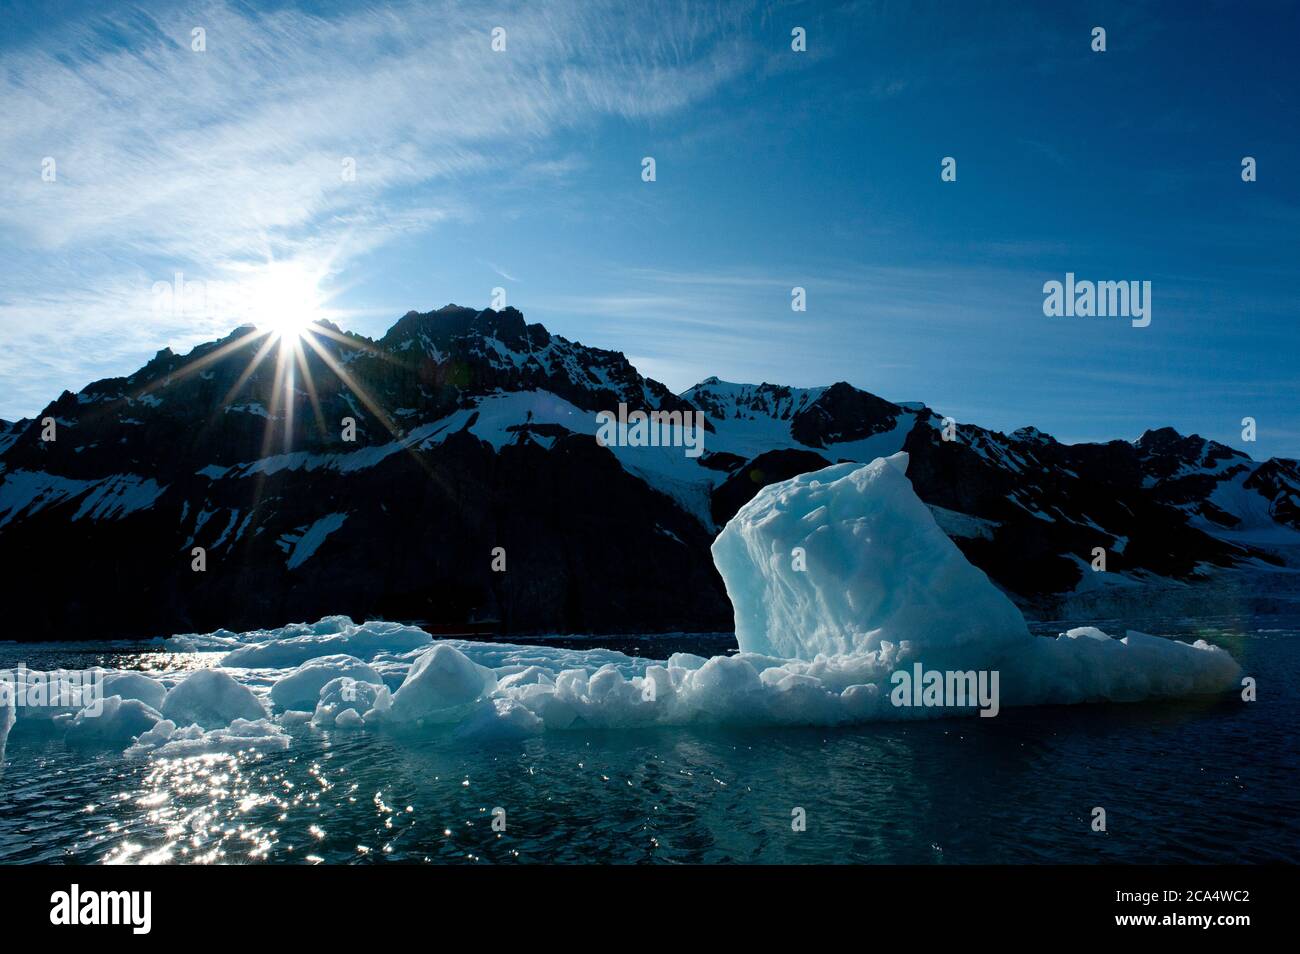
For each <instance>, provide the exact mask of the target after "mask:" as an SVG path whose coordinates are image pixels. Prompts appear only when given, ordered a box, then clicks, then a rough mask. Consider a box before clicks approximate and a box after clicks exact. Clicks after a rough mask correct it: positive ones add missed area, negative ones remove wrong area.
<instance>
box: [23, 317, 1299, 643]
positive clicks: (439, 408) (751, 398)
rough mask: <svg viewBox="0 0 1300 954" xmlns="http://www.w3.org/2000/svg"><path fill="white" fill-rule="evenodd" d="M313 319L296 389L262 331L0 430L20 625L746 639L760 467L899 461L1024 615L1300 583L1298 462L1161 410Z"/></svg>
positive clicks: (773, 472)
mask: <svg viewBox="0 0 1300 954" xmlns="http://www.w3.org/2000/svg"><path fill="white" fill-rule="evenodd" d="M309 337H310V340H309V342H308V343H307V344H309V345H311V346H310V347H309V346H307V345H304V346H303V347H302V348H301V352H302V354H301V357H300V358H295V357H294V356H293V355H292V354H287V356H286V365H287V367H288V368H290V369H291V370H292V375H291V376H290V377H288V380H287V383H286V382H285V379H283V378H282V379H280V380H281V385H280V387H279V388H278V389H277V385H276V381H277V372H276V366H277V352H278V350H279V349H278V347H276V346H275V345H273V344H270V345H268V344H267V340H266V339H265V338H264V336H262V335H260V334H258V333H257V332H256V331H255V329H253V328H250V327H244V328H239V329H236V331H235V332H233V333H232V334H231V335H230V336H229V337H227V338H225V339H223V340H221V341H215V342H210V343H208V344H205V345H201V346H199V347H197V348H195V349H194V350H193V351H192V352H190V353H189V354H187V355H184V356H181V355H176V354H173V353H172V352H171V351H170V350H167V349H164V350H163V351H160V352H159V353H158V354H157V355H156V356H155V357H154V359H153V360H152V361H150V362H149V363H148V364H146V365H145V366H144V367H143V368H141V369H140V370H139V371H137V372H136V373H135V374H133V375H131V376H130V377H127V378H113V379H107V380H103V381H97V382H95V383H93V384H90V385H88V386H87V387H86V388H84V389H83V390H82V391H81V392H80V393H78V394H71V393H67V392H65V393H64V394H63V395H62V396H60V397H59V399H58V400H56V401H55V402H53V403H52V404H50V405H49V406H48V407H47V408H45V409H44V410H43V411H42V412H41V413H40V414H38V415H36V416H35V418H33V419H32V420H25V421H19V422H16V423H14V424H5V423H0V559H3V561H4V565H5V566H6V567H7V568H9V569H8V570H7V572H6V574H5V575H4V576H3V578H2V579H0V597H2V598H4V599H5V604H6V605H7V606H9V607H11V608H12V613H11V619H12V620H13V621H14V626H15V632H14V635H13V636H12V637H10V638H73V637H78V638H80V637H89V636H109V635H123V636H139V635H153V634H156V633H169V632H178V631H182V630H186V629H196V630H210V629H214V628H216V627H218V626H228V627H231V628H252V627H254V626H266V625H277V624H280V623H283V622H285V621H287V620H292V619H305V618H318V617H320V616H322V615H326V614H329V613H346V614H351V615H352V616H354V617H356V618H365V617H382V618H396V619H419V620H424V621H428V622H431V623H436V624H446V625H448V626H453V627H454V626H457V625H460V624H463V623H465V622H466V621H471V620H487V621H492V625H493V626H494V628H496V629H498V630H500V631H503V632H524V631H539V630H548V631H564V632H571V631H586V632H616V631H623V632H627V631H656V630H672V629H678V630H713V629H727V628H729V627H730V624H731V608H730V605H729V603H728V602H727V598H726V594H725V592H724V590H723V587H722V583H721V580H720V578H719V577H718V575H717V573H716V571H715V569H714V567H713V563H712V560H711V558H710V554H709V544H710V543H711V541H712V540H713V538H714V536H715V535H716V533H717V531H718V529H720V527H721V526H722V525H723V524H724V523H725V522H726V521H727V520H728V519H729V518H730V517H731V516H732V515H733V514H734V513H735V512H736V511H737V510H738V509H739V508H740V507H741V506H742V505H743V504H744V503H745V502H746V501H748V500H749V499H750V498H752V497H753V495H754V494H755V493H757V492H758V490H759V489H760V488H761V487H762V486H764V485H766V484H768V483H771V482H773V481H776V480H783V479H786V478H788V477H791V476H793V475H795V474H798V473H802V472H805V471H809V470H815V469H820V468H821V467H825V466H827V465H829V464H832V463H836V462H839V461H844V460H851V461H864V462H865V461H870V460H872V459H874V458H876V457H880V456H887V455H889V454H893V453H896V452H897V451H899V450H906V451H908V452H909V454H910V455H911V461H912V463H911V467H910V469H909V477H910V479H911V480H912V482H913V485H914V486H915V488H916V490H917V493H918V494H919V495H920V496H921V498H922V499H923V500H924V501H925V502H926V503H927V504H928V505H929V506H930V509H931V512H932V513H933V514H934V516H935V519H936V521H937V522H938V523H939V525H940V526H941V527H942V528H943V529H944V531H945V532H946V533H948V535H949V536H950V537H951V538H952V539H953V540H954V541H955V542H956V543H957V544H958V546H959V547H960V548H961V549H962V551H963V552H964V553H965V554H966V556H967V557H968V558H969V559H970V560H971V561H972V562H974V563H975V564H976V565H978V566H979V567H981V568H982V569H984V570H985V572H987V573H988V574H989V576H990V577H991V578H992V579H993V580H994V582H995V583H997V584H998V585H999V586H1000V587H1001V588H1002V589H1003V590H1004V591H1005V592H1007V593H1008V594H1010V595H1011V596H1012V597H1013V598H1014V599H1015V600H1016V601H1017V602H1018V603H1020V604H1021V606H1022V607H1024V608H1026V609H1028V610H1030V611H1032V612H1038V613H1053V612H1057V611H1059V610H1060V609H1061V608H1062V607H1063V606H1065V605H1071V604H1074V603H1077V602H1080V601H1082V602H1083V603H1084V605H1087V606H1090V607H1092V608H1101V607H1105V606H1108V605H1111V604H1113V603H1115V602H1116V601H1122V600H1124V599H1128V600H1130V601H1132V600H1134V599H1136V600H1138V601H1140V602H1143V603H1145V604H1147V605H1150V604H1151V602H1152V600H1153V599H1154V596H1155V595H1156V594H1164V595H1166V596H1167V595H1169V594H1173V595H1174V596H1175V597H1177V598H1179V599H1190V598H1193V594H1200V593H1206V594H1209V593H1211V592H1213V593H1216V594H1221V593H1222V590H1223V587H1224V586H1230V587H1236V590H1234V592H1236V593H1238V594H1240V593H1242V592H1244V590H1243V589H1242V586H1243V584H1241V583H1240V582H1239V581H1240V580H1241V579H1244V577H1242V574H1243V573H1245V572H1250V573H1253V574H1257V575H1258V574H1270V573H1271V574H1273V576H1274V577H1280V576H1286V577H1287V578H1288V579H1289V578H1290V577H1292V576H1294V575H1295V574H1292V573H1291V572H1290V570H1289V567H1288V564H1289V563H1293V562H1296V561H1295V554H1296V553H1297V552H1300V546H1297V544H1298V543H1300V523H1298V522H1297V518H1298V516H1300V508H1298V507H1297V500H1300V495H1298V493H1297V492H1298V490H1300V470H1298V467H1297V463H1296V462H1295V461H1292V460H1282V459H1274V460H1269V461H1266V462H1263V463H1257V462H1255V461H1253V460H1251V459H1250V458H1249V457H1247V456H1246V455H1245V454H1242V453H1241V452H1239V451H1235V450H1232V449H1231V448H1227V447H1225V446H1223V445H1219V444H1214V443H1213V442H1208V441H1205V440H1203V439H1202V438H1199V437H1195V436H1192V437H1182V436H1181V435H1178V434H1176V433H1175V432H1173V431H1171V430H1169V429H1167V428H1166V429H1162V430H1157V431H1149V432H1148V433H1147V434H1144V435H1143V436H1142V438H1140V439H1139V440H1138V441H1136V442H1133V443H1128V442H1123V441H1112V442H1110V443H1107V444H1079V445H1063V444H1060V443H1058V442H1057V441H1055V440H1054V439H1053V438H1051V437H1050V436H1049V435H1046V434H1043V433H1041V432H1040V431H1038V430H1036V429H1034V428H1023V429H1021V430H1019V431H1016V432H1015V433H1013V434H1010V435H1006V434H1001V433H998V432H995V431H990V430H987V429H984V428H980V427H978V426H975V425H968V424H957V425H954V426H953V427H948V428H946V427H945V426H944V424H945V421H944V419H943V418H942V416H941V415H940V414H938V413H936V412H935V411H933V410H931V409H930V408H928V407H926V406H925V405H923V404H917V403H908V404H895V403H891V402H890V401H887V400H884V399H882V398H880V397H877V396H875V395H873V394H870V393H868V392H866V391H863V390H860V389H858V388H855V387H853V386H851V385H849V384H846V383H843V382H841V383H836V384H832V385H830V386H828V387H821V388H791V387H785V386H782V385H774V384H759V385H750V384H732V383H728V382H723V381H719V380H718V379H717V378H709V379H707V380H705V381H702V382H700V383H699V384H698V385H696V386H695V387H693V388H691V389H689V390H688V391H686V392H684V393H683V394H681V395H674V394H672V393H671V392H670V391H669V390H668V389H667V388H665V387H664V386H663V385H662V384H660V383H659V382H656V381H653V380H651V379H648V378H645V377H644V376H642V375H641V374H639V373H638V372H637V370H636V369H635V368H634V367H633V366H632V365H631V364H630V363H629V362H628V361H627V359H626V358H625V357H624V356H623V355H622V354H621V353H619V352H614V351H604V350H600V349H596V348H588V347H585V346H583V345H582V344H580V343H578V342H574V341H569V340H568V339H565V338H563V337H561V336H559V335H553V334H551V333H549V332H548V331H547V330H546V329H545V328H543V327H542V326H541V325H539V324H527V323H526V322H525V321H524V318H523V315H522V314H520V313H519V312H518V311H516V310H514V309H505V310H504V311H501V312H496V311H492V310H484V311H479V310H474V309H469V308H461V307H457V306H454V305H449V306H447V307H445V308H442V309H439V310H438V311H434V312H429V313H417V312H410V313H408V314H407V315H405V316H404V317H402V318H401V319H400V320H399V321H398V322H397V323H396V324H395V325H394V326H393V327H392V328H391V329H390V330H389V331H388V333H387V334H385V335H384V336H383V337H382V338H380V339H379V340H377V341H371V340H369V339H366V338H363V337H361V336H357V335H352V334H345V333H342V332H339V331H338V329H336V328H334V327H333V326H330V325H328V324H322V325H321V326H319V327H318V328H317V329H316V331H315V332H313V333H312V334H311V335H310V336H309ZM262 352H265V354H264V358H265V360H263V361H261V362H260V363H256V362H255V361H254V358H255V356H257V355H258V354H259V353H262ZM277 391H278V393H277ZM285 395H287V399H286V398H285V397H284V396H285ZM620 404H624V405H626V406H627V407H628V408H629V409H631V410H641V411H660V412H690V411H698V412H701V413H702V414H703V415H704V418H705V420H706V421H707V425H706V426H707V431H706V433H705V437H704V452H703V453H702V454H701V455H699V456H698V457H692V456H688V455H687V454H685V453H684V452H683V448H682V447H673V446H644V447H638V446H608V447H606V446H600V445H599V444H598V443H597V441H596V439H595V435H596V433H597V428H598V421H597V417H596V415H597V413H598V412H600V411H615V410H616V409H617V407H618V406H619V405H620ZM50 418H53V419H54V421H55V425H56V426H55V430H56V439H55V440H53V441H50V440H43V439H42V431H43V430H44V425H43V424H42V421H46V420H47V419H50ZM345 419H351V420H353V421H355V428H356V439H355V440H353V441H349V440H346V439H345V429H344V420H345ZM946 437H950V438H952V439H945V438H946ZM195 547H201V548H203V550H204V555H205V559H206V569H204V570H203V571H201V572H198V571H195V570H194V569H193V568H192V562H193V557H192V553H193V550H194V548H195ZM497 547H500V548H503V549H504V552H505V559H506V570H505V572H497V571H496V570H494V569H493V564H494V556H493V552H494V548H497ZM1095 547H1102V548H1104V549H1105V551H1106V558H1107V568H1106V572H1105V573H1095V572H1093V570H1092V568H1091V563H1092V560H1093V554H1094V548H1095ZM497 565H498V566H499V561H498V562H497ZM1215 598H1216V599H1221V596H1216V597H1215Z"/></svg>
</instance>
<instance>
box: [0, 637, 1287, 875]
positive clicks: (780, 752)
mask: <svg viewBox="0 0 1300 954" xmlns="http://www.w3.org/2000/svg"><path fill="white" fill-rule="evenodd" d="M1158 631H1161V632H1170V631H1171V630H1170V629H1168V628H1166V629H1163V630H1158ZM1298 632H1300V627H1297V626H1296V625H1295V621H1291V622H1289V623H1288V622H1285V621H1283V622H1281V623H1279V622H1278V621H1277V620H1275V619H1274V620H1270V621H1268V622H1267V623H1264V622H1257V623H1249V624H1237V625H1236V626H1234V627H1232V628H1231V631H1230V632H1228V633H1226V634H1225V633H1224V632H1223V631H1222V629H1218V630H1216V629H1213V628H1211V629H1210V630H1209V631H1208V632H1207V630H1206V628H1205V625H1204V624H1202V625H1200V626H1198V633H1199V634H1200V635H1210V636H1211V637H1213V638H1214V639H1215V641H1217V642H1220V644H1222V645H1225V646H1226V647H1228V648H1230V649H1231V651H1233V652H1234V654H1235V655H1237V657H1238V658H1239V659H1240V660H1241V661H1242V662H1243V664H1244V665H1245V666H1246V669H1247V672H1249V673H1251V674H1253V675H1255V676H1257V678H1259V680H1260V687H1261V688H1260V701H1259V702H1257V703H1254V704H1250V705H1245V704H1241V703H1237V702H1234V701H1226V702H1219V701H1215V702H1205V701H1197V702H1187V703H1168V704H1154V705H1129V706H1108V707H1091V706H1089V707H1056V708H1044V709H1022V710H1011V709H1007V710H1003V713H1002V714H1001V715H1000V716H999V717H998V718H996V719H969V720H945V721H936V722H929V723H925V724H914V723H911V724H876V725H870V726H863V727H856V728H849V729H836V730H827V729H781V730H757V729H754V730H746V729H718V728H710V729H691V728H684V729H683V728H678V729H653V730H638V731H621V732H620V731H602V732H567V733H566V732H553V733H548V734H546V735H545V736H542V737H539V738H532V739H529V740H527V741H524V742H497V743H483V742H474V743H470V742H466V741H456V740H453V739H452V738H451V737H450V736H445V735H444V736H438V737H430V738H426V739H420V740H416V741H411V740H404V741H403V740H398V739H395V738H393V737H390V736H387V735H384V734H379V733H374V732H365V733H351V734H349V733H330V734H324V733H319V732H314V731H312V730H310V729H306V728H294V729H293V730H292V732H293V745H292V747H291V748H290V749H289V751H287V752H282V753H273V754H269V755H265V756H261V755H257V754H241V755H229V756H203V757H197V758H190V759H176V760H164V761H159V760H154V761H147V760H142V761H126V760H124V759H122V758H121V756H120V753H119V752H118V751H117V750H85V749H73V748H69V747H68V746H66V745H65V744H64V743H63V742H62V741H58V740H55V739H50V738H48V737H42V736H40V735H39V734H30V733H24V732H23V731H22V730H21V729H18V730H15V733H14V736H13V737H12V738H11V740H10V744H9V751H8V755H7V760H6V762H7V764H6V768H5V772H4V775H3V776H0V862H58V861H69V862H80V863H101V862H105V863H114V862H121V863H132V864H134V863H159V862H185V863H214V862H215V863H250V862H278V863H305V864H310V863H319V862H328V863H339V862H361V863H373V862H380V861H399V862H414V863H424V862H432V863H439V862H462V863H463V862H488V863H512V862H520V861H522V862H547V861H559V862H579V861H586V862H591V861H598V862H873V863H875V862H894V863H929V862H936V863H969V862H985V863H998V862H1066V861H1077V862H1092V861H1125V862H1178V861H1190V862H1232V861H1241V860H1246V861H1271V860H1286V861H1291V862H1294V861H1297V860H1300V847H1298V846H1300V821H1297V820H1298V819H1300V794H1298V793H1297V789H1296V786H1295V784H1294V776H1295V770H1296V767H1297V765H1300V760H1298V756H1300V752H1298V751H1297V748H1298V746H1297V741H1296V737H1295V732H1294V726H1295V724H1296V716H1297V714H1298V712H1300V707H1298V699H1297V689H1296V686H1297V684H1298V683H1297V679H1296V676H1297V675H1298V674H1300V672H1298V670H1300V666H1298V661H1300V652H1298V651H1297V646H1298V645H1300V644H1298V643H1297V639H1298V638H1300V637H1298V635H1297V634H1298ZM43 652H45V653H46V656H45V657H44V658H34V654H33V653H32V652H25V653H24V656H25V661H26V662H27V663H28V665H30V666H42V667H51V668H52V667H55V666H58V665H65V666H78V667H81V666H86V665H93V664H95V663H96V662H98V663H99V664H101V665H132V666H135V667H136V668H146V667H148V668H153V669H155V670H158V671H163V672H169V671H175V669H176V667H177V666H193V665H195V664H196V663H200V662H202V663H205V664H206V663H210V662H211V661H212V660H211V659H210V658H209V659H206V660H198V659H196V658H195V657H193V656H172V655H169V654H160V653H153V652H149V653H143V654H139V653H128V652H125V651H107V652H106V651H87V650H77V651H68V650H54V651H43ZM3 657H4V649H3V648H0V661H3V662H4V663H5V664H8V663H9V660H7V659H4V658H3ZM72 657H75V658H72ZM60 659H61V660H62V661H60ZM1094 806H1101V807H1104V808H1105V809H1106V812H1107V821H1108V831H1107V832H1105V833H1096V832H1093V831H1091V830H1090V827H1089V822H1090V820H1091V811H1092V809H1093V807H1094ZM498 807H500V808H503V809H505V819H506V830H505V831H504V832H501V831H494V830H493V826H492V819H493V810H494V809H495V808H498ZM796 808H803V809H804V810H805V812H806V815H807V830H806V831H802V832H795V831H793V830H792V828H791V817H792V816H791V813H792V811H793V810H794V809H796Z"/></svg>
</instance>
